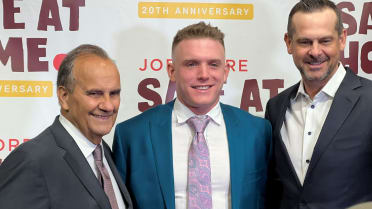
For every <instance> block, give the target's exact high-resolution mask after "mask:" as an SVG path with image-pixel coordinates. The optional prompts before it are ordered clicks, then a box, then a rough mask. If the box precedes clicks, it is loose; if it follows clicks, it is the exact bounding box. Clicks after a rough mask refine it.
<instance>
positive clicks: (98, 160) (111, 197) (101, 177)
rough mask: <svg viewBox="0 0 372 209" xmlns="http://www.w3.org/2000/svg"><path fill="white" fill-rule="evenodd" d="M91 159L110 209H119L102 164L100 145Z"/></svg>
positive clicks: (108, 176) (107, 174)
mask: <svg viewBox="0 0 372 209" xmlns="http://www.w3.org/2000/svg"><path fill="white" fill-rule="evenodd" d="M93 158H94V163H95V164H96V169H97V178H98V181H99V183H100V184H101V186H102V187H103V190H104V191H105V193H106V195H107V197H108V199H109V201H110V205H111V208H112V209H119V207H118V203H117V201H116V197H115V193H114V188H113V187H112V183H111V179H110V175H109V173H108V171H107V170H106V168H105V166H104V165H103V162H102V148H101V145H100V144H98V145H97V146H96V148H95V149H94V151H93Z"/></svg>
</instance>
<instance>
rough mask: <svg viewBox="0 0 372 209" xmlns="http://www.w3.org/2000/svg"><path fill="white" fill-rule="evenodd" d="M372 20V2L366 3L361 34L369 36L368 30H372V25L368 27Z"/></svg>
mask: <svg viewBox="0 0 372 209" xmlns="http://www.w3.org/2000/svg"><path fill="white" fill-rule="evenodd" d="M370 18H371V19H372V2H365V3H364V5H363V11H362V16H361V17H360V27H359V34H367V30H370V29H372V25H368V20H369V19H370Z"/></svg>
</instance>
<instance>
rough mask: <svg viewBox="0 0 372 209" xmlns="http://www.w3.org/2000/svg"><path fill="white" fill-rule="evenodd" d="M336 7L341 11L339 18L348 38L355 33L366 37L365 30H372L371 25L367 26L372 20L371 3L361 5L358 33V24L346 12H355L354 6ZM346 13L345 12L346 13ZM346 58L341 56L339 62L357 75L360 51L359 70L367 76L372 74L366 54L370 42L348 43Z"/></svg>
mask: <svg viewBox="0 0 372 209" xmlns="http://www.w3.org/2000/svg"><path fill="white" fill-rule="evenodd" d="M337 7H338V8H339V9H340V10H341V16H342V20H343V23H344V25H346V26H347V27H346V31H347V35H348V36H352V35H354V34H356V33H357V32H358V33H359V35H367V30H370V29H372V25H368V20H369V19H370V18H372V2H365V3H364V4H363V9H362V15H361V17H360V22H359V31H358V22H357V20H356V19H355V18H354V16H353V15H352V14H349V13H347V12H353V11H355V6H354V4H353V3H352V2H340V3H339V4H337ZM345 10H346V11H347V12H346V11H345ZM348 45H349V52H348V54H349V55H348V56H347V57H346V55H345V53H347V52H345V51H344V52H343V53H342V54H341V57H340V59H341V62H342V63H343V64H344V65H345V66H349V67H350V68H351V69H352V70H353V71H354V73H356V74H358V66H359V60H358V57H359V49H360V61H361V63H360V68H361V70H362V71H363V72H365V73H367V74H372V61H371V60H369V59H368V54H369V53H370V52H371V51H372V47H371V41H368V42H366V43H364V44H362V43H360V42H359V41H350V42H349V43H348Z"/></svg>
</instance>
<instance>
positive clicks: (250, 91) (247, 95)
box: [240, 79, 263, 112]
mask: <svg viewBox="0 0 372 209" xmlns="http://www.w3.org/2000/svg"><path fill="white" fill-rule="evenodd" d="M251 98H252V99H251ZM249 107H254V108H256V112H262V111H263V109H262V104H261V98H260V92H259V89H258V84H257V80H256V79H250V80H245V82H244V89H243V93H242V100H241V102H240V109H242V110H245V111H248V112H249Z"/></svg>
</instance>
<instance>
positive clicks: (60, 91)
mask: <svg viewBox="0 0 372 209" xmlns="http://www.w3.org/2000/svg"><path fill="white" fill-rule="evenodd" d="M70 94H71V93H70V92H69V91H68V89H67V88H66V87H64V86H58V88H57V97H58V102H59V104H60V105H61V109H62V110H65V111H68V110H69V105H68V99H69V96H70Z"/></svg>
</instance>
